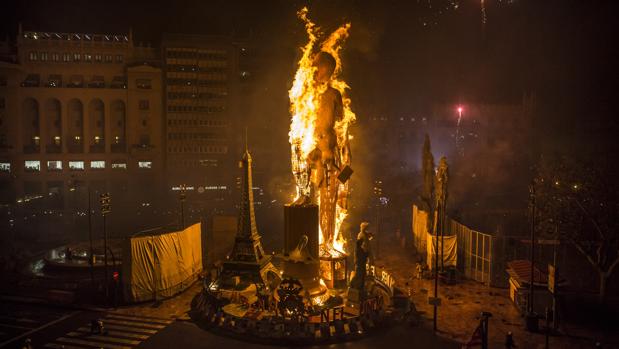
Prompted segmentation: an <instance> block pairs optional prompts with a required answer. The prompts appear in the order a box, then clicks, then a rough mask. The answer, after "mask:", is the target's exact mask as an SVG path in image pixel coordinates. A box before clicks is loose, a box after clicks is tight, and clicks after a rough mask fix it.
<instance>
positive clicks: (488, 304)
mask: <svg viewBox="0 0 619 349" xmlns="http://www.w3.org/2000/svg"><path fill="white" fill-rule="evenodd" d="M376 264H377V265H379V266H384V267H385V268H387V269H388V270H389V271H390V273H392V275H394V276H395V277H396V280H397V286H398V287H401V288H402V289H404V290H405V289H406V286H405V284H406V282H408V283H409V286H410V288H411V291H412V299H413V303H414V304H415V307H416V308H417V311H418V312H420V313H421V315H422V318H423V319H424V320H425V323H424V326H429V328H432V319H433V307H432V306H431V305H429V304H428V296H433V295H434V280H433V279H431V280H418V279H415V278H414V277H415V275H414V274H415V265H416V256H415V254H414V252H413V250H412V248H411V247H408V248H406V249H404V248H402V247H401V246H399V245H397V244H395V243H391V242H385V243H383V245H382V246H381V251H380V258H378V259H377V261H376ZM439 297H440V298H441V299H442V305H441V306H439V308H438V329H439V335H441V336H443V337H446V338H450V339H453V340H457V341H459V342H461V343H465V342H466V341H468V340H469V339H470V337H471V335H472V334H473V332H474V331H475V328H476V327H477V325H478V324H479V315H480V313H481V312H482V311H487V312H490V313H492V317H491V318H490V321H489V344H490V348H503V347H504V343H505V335H506V334H507V332H508V331H511V332H512V333H513V338H514V340H515V342H516V345H517V346H518V348H545V335H544V334H543V333H531V332H528V331H526V330H525V324H524V318H522V317H521V316H520V314H519V313H518V311H517V310H516V308H515V307H514V306H513V304H512V303H511V301H510V299H509V294H508V290H507V289H500V288H495V287H489V286H486V285H483V284H480V283H478V282H475V281H471V280H461V281H459V282H458V284H457V285H453V286H447V285H442V284H440V283H439ZM543 326H545V324H543V323H542V321H540V328H543ZM579 332H580V333H582V332H583V331H582V330H580V331H579ZM585 333H587V332H586V331H585ZM585 337H588V338H585ZM593 338H594V335H592V334H590V333H589V335H587V336H582V335H581V336H579V337H578V338H574V337H568V336H565V335H564V336H555V337H550V340H549V343H550V345H549V347H550V348H561V349H572V348H574V349H579V348H592V347H593ZM605 348H606V347H605Z"/></svg>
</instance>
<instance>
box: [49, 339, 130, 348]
mask: <svg viewBox="0 0 619 349" xmlns="http://www.w3.org/2000/svg"><path fill="white" fill-rule="evenodd" d="M56 342H61V343H71V344H82V345H86V346H89V347H94V348H104V349H131V347H126V346H123V345H114V344H107V343H101V342H91V341H86V340H81V339H76V338H66V337H60V338H56Z"/></svg>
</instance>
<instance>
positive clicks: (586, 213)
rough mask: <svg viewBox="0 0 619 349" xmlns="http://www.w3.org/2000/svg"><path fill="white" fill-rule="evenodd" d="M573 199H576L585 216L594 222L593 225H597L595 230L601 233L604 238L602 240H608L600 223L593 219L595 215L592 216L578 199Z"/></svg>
mask: <svg viewBox="0 0 619 349" xmlns="http://www.w3.org/2000/svg"><path fill="white" fill-rule="evenodd" d="M572 200H574V202H575V203H576V205H577V206H578V207H579V208H580V210H581V211H582V212H583V213H584V214H585V216H586V217H587V218H588V219H589V220H590V221H591V223H592V224H593V226H594V227H595V230H596V231H597V232H598V234H600V237H601V238H602V240H604V241H606V236H605V235H604V233H603V232H602V229H601V228H600V226H599V225H598V223H597V222H596V221H595V219H593V217H591V215H590V214H589V212H587V210H585V208H584V207H583V206H582V204H581V203H580V202H578V200H576V199H574V198H572Z"/></svg>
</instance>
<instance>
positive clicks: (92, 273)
mask: <svg viewBox="0 0 619 349" xmlns="http://www.w3.org/2000/svg"><path fill="white" fill-rule="evenodd" d="M87 188H88V240H89V243H90V246H89V253H88V264H90V284H91V286H92V287H94V285H95V255H94V253H93V248H92V207H91V203H90V185H88V186H87Z"/></svg>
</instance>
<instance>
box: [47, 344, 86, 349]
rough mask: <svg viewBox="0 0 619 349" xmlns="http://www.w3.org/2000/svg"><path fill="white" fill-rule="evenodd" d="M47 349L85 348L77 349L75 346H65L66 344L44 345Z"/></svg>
mask: <svg viewBox="0 0 619 349" xmlns="http://www.w3.org/2000/svg"><path fill="white" fill-rule="evenodd" d="M44 347H45V348H52V349H84V347H76V346H73V345H68V344H67V345H64V344H57V343H47V344H45V345H44Z"/></svg>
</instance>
